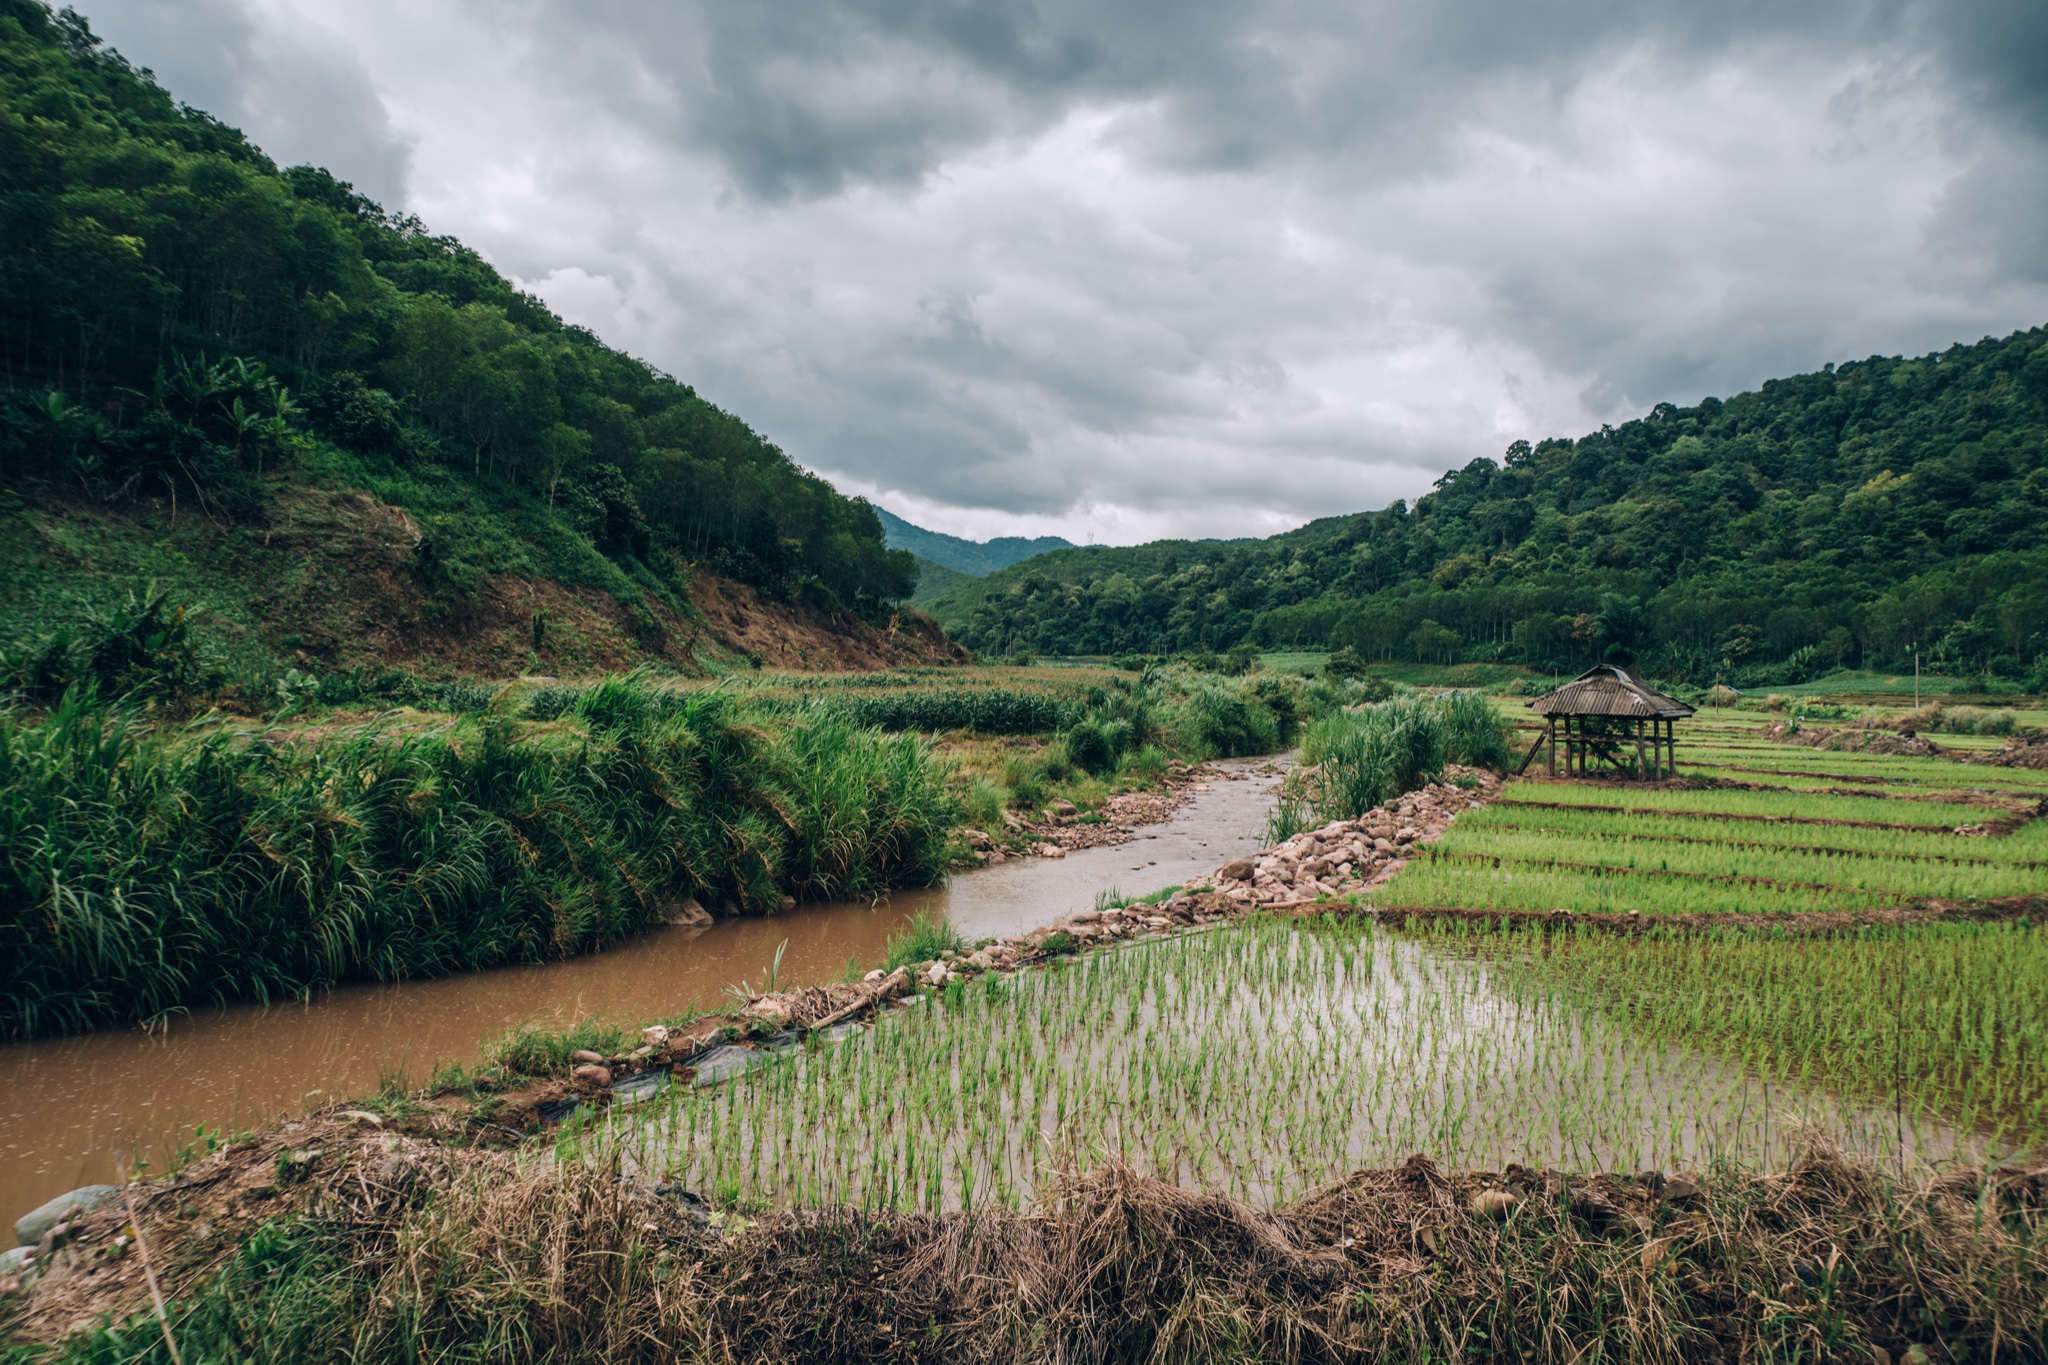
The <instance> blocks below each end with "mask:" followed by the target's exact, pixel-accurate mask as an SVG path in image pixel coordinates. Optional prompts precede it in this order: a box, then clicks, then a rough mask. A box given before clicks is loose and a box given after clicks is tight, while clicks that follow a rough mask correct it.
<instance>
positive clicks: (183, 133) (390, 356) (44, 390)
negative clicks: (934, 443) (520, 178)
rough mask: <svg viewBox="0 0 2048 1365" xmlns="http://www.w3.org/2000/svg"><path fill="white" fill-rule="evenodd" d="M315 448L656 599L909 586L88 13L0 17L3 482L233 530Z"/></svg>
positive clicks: (816, 483)
mask: <svg viewBox="0 0 2048 1365" xmlns="http://www.w3.org/2000/svg"><path fill="white" fill-rule="evenodd" d="M313 434H317V435H318V436H319V437H321V438H324V439H325V440H327V441H330V442H333V443H335V444H336V445H338V446H340V447H343V448H345V449H347V450H349V451H352V452H354V454H356V455H357V456H359V457H361V458H362V459H364V460H376V461H390V462H396V463H421V462H434V463H438V464H440V465H443V466H446V467H448V468H450V469H453V470H458V471H461V472H462V473H464V474H465V475H466V476H467V477H469V478H470V479H473V480H475V481H476V483H477V484H478V485H479V487H480V488H482V489H485V490H488V489H489V488H491V487H493V486H503V485H504V484H506V483H510V484H514V485H517V486H518V487H520V488H521V489H524V490H526V491H527V492H529V493H533V494H537V495H540V496H543V497H544V498H545V499H546V502H547V504H548V506H549V507H550V508H551V509H553V510H554V511H556V512H558V513H559V514H560V515H562V516H563V517H564V518H565V519H567V520H568V521H570V522H571V523H572V524H573V525H575V526H577V527H578V529H580V530H582V531H584V532H585V533H586V534H588V535H589V536H590V537H591V538H592V540H593V541H594V542H595V543H596V544H597V545H598V547H599V548H600V549H601V550H603V551H604V552H605V553H607V554H609V555H612V556H614V557H615V558H616V557H627V558H632V559H636V560H640V561H644V564H645V565H652V566H653V567H654V568H655V569H657V570H659V569H660V568H661V567H662V566H661V563H660V561H661V560H663V559H664V558H665V557H667V558H671V559H701V560H704V561H707V562H709V563H710V564H711V565H712V566H713V567H714V568H716V569H718V570H719V571H721V572H725V573H728V574H731V575H733V576H736V577H740V578H743V579H746V580H748V581H751V582H755V583H758V584H761V585H763V586H766V587H769V588H772V589H777V590H781V591H784V592H786V593H790V594H806V595H809V596H812V597H814V598H816V599H817V600H819V601H820V602H822V603H823V604H826V605H830V606H835V607H844V608H851V609H857V610H862V611H866V612H871V611H874V610H879V609H880V608H881V607H882V606H884V605H886V604H887V603H890V602H893V601H895V600H898V599H901V598H903V597H906V596H908V595H909V593H910V591H911V589H912V587H913V586H914V584H915V569H914V567H913V561H912V557H911V556H910V555H909V554H908V553H905V552H901V551H891V550H889V549H887V548H886V547H885V545H884V543H883V535H882V527H881V524H880V522H879V521H878V519H877V518H876V516H875V513H874V510H873V509H872V508H871V507H869V506H868V505H867V504H866V503H865V502H863V501H859V500H855V499H849V498H846V497H844V496H842V495H841V494H839V493H838V492H837V491H836V490H835V489H833V488H832V487H831V485H829V484H828V483H826V482H825V481H824V480H822V479H819V478H817V477H816V476H815V475H812V474H810V473H807V472H805V471H804V470H802V469H800V468H798V467H797V466H796V465H795V464H794V463H793V462H792V461H791V460H790V459H789V458H788V457H787V456H786V455H784V454H783V452H782V451H780V450H779V449H777V448H776V447H775V446H774V445H772V444H770V443H769V442H767V441H765V440H763V439H762V438H761V437H760V436H759V435H758V434H756V433H755V432H754V431H752V430H751V429H749V428H748V426H747V425H746V424H745V423H744V422H742V421H740V420H739V419H738V418H737V417H734V416H732V415H731V414H729V413H726V412H724V411H721V410H720V409H719V408H717V407H715V406H713V405H712V404H710V403H708V402H705V401H704V400H703V399H701V398H699V397H698V396H697V394H696V393H695V392H694V391H693V390H692V389H690V388H689V386H687V385H685V384H681V383H678V382H677V381H676V380H674V379H672V378H671V377H669V376H668V375H665V374H663V373H661V372H660V371H658V370H656V369H654V368H653V367H651V366H649V365H647V364H646V363H645V362H642V361H639V360H636V359H634V358H633V357H631V356H628V355H624V354H622V353H620V352H618V351H615V350H612V349H611V348H609V347H607V346H605V345H603V344H602V343H601V342H599V341H598V339H597V338H596V337H595V336H593V335H592V334H591V333H590V332H588V331H586V330H584V329H582V328H578V327H572V326H569V325H566V324H565V323H563V322H562V320H561V319H560V318H558V317H556V316H555V315H554V314H553V313H551V312H549V311H548V309H547V308H546V307H545V306H544V305H543V304H542V303H541V302H540V301H539V300H537V299H535V298H533V297H531V296H530V295H526V294H523V293H521V292H520V291H518V290H516V289H514V288H513V287H512V286H511V284H510V283H508V282H507V281H506V280H505V279H504V278H503V277H502V276H500V275H499V274H498V273H497V271H495V270H493V269H492V268H491V266H490V265H489V264H488V263H486V262H485V261H484V260H483V259H482V258H481V257H480V256H478V255H477V254H476V253H475V252H474V251H471V250H470V249H468V248H466V247H464V246H462V245H461V244H460V243H459V242H457V241H455V240H454V239H452V238H449V237H442V236H435V235H432V234H430V233H429V232H427V231H426V229H425V228H424V227H423V226H422V225H421V224H420V223H419V222H418V220H417V219H414V218H410V217H401V216H397V215H394V214H390V213H387V212H385V211H384V210H383V209H382V208H380V207H379V206H378V205H377V204H375V203H372V202H371V201H370V200H368V199H367V198H365V197H364V196H362V195H360V194H357V193H356V192H355V191H354V190H353V189H352V188H351V187H350V186H349V185H347V184H345V183H343V182H341V181H338V180H336V179H335V178H334V177H333V176H331V175H329V174H328V173H327V172H326V171H324V170H317V169H314V168H312V167H306V166H299V167H292V168H290V169H285V170H280V169H279V168H278V167H277V166H275V165H274V164H273V163H272V162H271V161H270V160H269V159H268V158H266V157H265V156H264V155H263V154H262V152H261V151H259V150H258V149H257V148H256V147H254V146H253V145H251V144H250V143H249V142H248V140H247V139H245V138H244V137H243V136H242V135H241V134H240V133H239V132H237V131H236V130H235V129H233V128H230V127H227V126H225V125H224V124H222V123H220V122H218V121H217V120H215V119H213V118H211V117H209V116H208V115H206V114H204V113H201V112H199V111H197V110H194V109H190V108H187V107H184V106H182V105H179V104H177V103H176V102H175V101H174V100H173V99H172V97H171V96H170V95H169V94H168V93H167V92H166V91H164V90H163V89H162V88H161V87H160V86H158V85H157V84H156V82H155V80H154V79H153V78H152V77H151V76H150V75H149V73H148V72H146V71H137V70H135V69H134V68H133V67H131V66H130V65H129V64H128V63H127V62H126V61H125V60H123V59H122V58H121V57H120V56H119V55H118V54H116V53H114V52H112V51H111V50H109V49H107V48H105V47H104V46H103V45H102V44H101V43H100V41H99V39H98V38H96V37H95V36H94V35H93V34H92V32H91V31H90V29H89V28H88V27H87V26H86V23H85V21H84V20H83V19H81V18H79V17H78V16H76V15H75V14H73V13H72V12H71V11H69V10H65V11H63V12H62V13H59V14H54V15H53V14H52V13H51V12H50V11H49V9H48V8H47V7H45V6H44V5H42V4H41V3H38V2H37V0H0V479H4V480H5V481H7V482H8V483H20V482H22V481H25V480H41V481H45V482H47V483H54V484H83V485H85V486H87V487H91V488H93V489H95V490H96V491H99V492H102V493H106V494H114V495H118V494H121V493H124V492H128V493H133V492H147V493H149V494H150V495H151V496H159V497H161V496H164V495H165V494H169V495H170V496H172V497H174V498H180V499H184V500H187V501H189V502H190V503H192V504H194V505H195V506H196V508H197V509H198V510H200V511H203V512H204V513H205V514H206V515H209V516H215V517H218V518H229V519H232V518H235V517H240V516H248V515H252V514H254V513H255V512H256V511H257V510H258V509H259V508H260V504H261V502H262V499H263V498H264V496H265V494H264V483H263V477H264V474H265V468H266V465H265V462H266V460H273V461H274V459H275V458H276V457H278V456H280V455H283V454H285V453H286V452H287V451H288V450H289V449H290V447H291V444H292V441H293V440H294V439H303V437H305V436H307V435H313ZM276 468H277V467H276V465H275V463H271V464H270V465H269V471H270V472H271V473H273V474H274V473H275V472H276Z"/></svg>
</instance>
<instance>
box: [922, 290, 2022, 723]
mask: <svg viewBox="0 0 2048 1365" xmlns="http://www.w3.org/2000/svg"><path fill="white" fill-rule="evenodd" d="M931 610H932V612H933V614H934V615H936V616H937V617H938V619H939V621H940V623H941V624H942V625H944V626H945V627H946V629H947V631H948V632H949V633H951V634H952V635H953V636H954V637H955V638H956V639H959V640H960V641H961V642H962V643H964V644H966V645H968V646H969V647H970V648H973V649H976V650H980V651H983V652H988V653H1000V652H1007V651H1009V650H1011V649H1013V648H1018V647H1025V648H1031V649H1036V650H1039V651H1041V652H1045V653H1051V654H1103V653H1118V652H1125V651H1141V652H1147V653H1167V652H1172V651H1175V650H1182V649H1225V648H1228V647H1230V646H1232V645H1235V644H1238V643H1240V642H1250V643H1253V644H1256V645H1259V646H1262V647H1267V648H1284V647H1290V646H1326V647H1336V646H1344V645H1348V646H1351V647H1353V648H1355V649H1357V650H1358V651H1359V652H1360V653H1361V654H1363V655H1364V656H1365V657H1367V658H1368V659H1378V660H1392V659H1415V660H1422V661H1430V660H1434V661H1444V662H1452V661H1468V662H1474V661H1499V662H1513V663H1524V664H1528V665H1531V666H1534V667H1540V668H1545V669H1576V668H1580V667H1583V666H1584V665H1586V664H1588V663H1590V662H1593V661H1595V660H1597V659H1601V658H1631V659H1634V660H1636V661H1637V662H1638V663H1639V664H1640V665H1641V666H1642V667H1644V668H1646V669H1648V670H1650V671H1652V672H1654V673H1656V674H1658V675H1660V676H1665V677H1669V678H1674V679H1679V680H1689V681H1696V682H1704V681H1710V680H1713V679H1726V680H1729V681H1734V682H1737V683H1738V684H1756V683H1762V682H1778V681H1782V682H1797V681H1799V680H1801V679H1802V678H1805V677H1810V676H1814V675H1816V674H1818V673H1821V672H1824V671H1827V670H1829V669H1832V668H1835V667H1841V666H1863V667H1874V668H1886V669H1900V668H1904V669H1907V670H1910V668H1911V664H1912V659H1913V656H1914V653H1915V652H1916V650H1917V651H1918V652H1919V654H1920V655H1921V656H1922V658H1923V661H1926V662H1928V663H1930V664H1932V665H1934V666H1938V667H1942V668H1946V669H1949V670H1952V671H1957V672H1966V673H1976V674H1984V675H1992V676H2002V677H2007V678H2011V679H2031V680H2032V681H2033V685H2034V686H2036V687H2040V686H2043V685H2048V676H2044V674H2048V331H2044V330H2043V329H2041V328H2034V329H2031V330H2028V331H2025V332H2016V333H2014V334H2013V335H2011V336H2008V337H2005V338H2003V339H1992V338H1986V339H1985V340H1983V341H1980V342H1978V343H1976V344H1974V345H1957V346H1953V347H1951V348H1950V349H1948V350H1947V351H1944V352H1941V353H1939V354H1933V355H1927V356H1921V357H1917V358H1910V359H1909V358H1900V357H1884V356H1873V357H1871V358H1870V359H1868V360H1863V361H1855V362H1851V363H1847V364H1843V365H1840V366H1839V367H1837V366H1834V365H1830V366H1827V367H1824V368H1823V369H1822V370H1820V371H1819V372H1817V373H1813V374H1805V375H1797V376H1793V377H1790V378H1786V379H1775V380H1771V381H1769V382H1767V383H1765V384H1764V385H1762V386H1761V387H1760V388H1759V389H1758V390H1756V391H1754V392H1748V393H1742V394H1738V395H1736V396H1735V397H1733V398H1729V399H1726V400H1721V399H1714V398H1709V399H1706V400H1704V401H1703V402H1701V403H1699V404H1696V405H1694V406H1692V407H1689V408H1681V407H1677V406H1675V405H1673V404H1669V403H1660V404H1658V405H1657V406H1656V407H1655V408H1653V409H1652V410H1651V411H1650V412H1649V413H1648V414H1646V415H1645V416H1643V417H1641V418H1638V419H1635V420H1633V421H1630V422H1627V423H1624V424H1622V425H1621V426H1619V427H1602V428H1601V429H1600V430H1599V431H1596V432H1592V433H1589V434H1587V435H1585V436H1582V437H1579V438H1577V439H1562V438H1551V439H1546V440H1543V441H1541V442H1538V443H1536V444H1535V445H1533V446H1532V445H1531V444H1530V443H1529V442H1527V441H1516V442H1515V443H1514V444H1512V445H1511V446H1509V447H1508V450H1507V452H1506V454H1505V456H1504V457H1503V458H1502V459H1500V460H1492V459H1484V458H1481V459H1475V460H1473V461H1471V462H1470V463H1468V464H1467V465H1466V466H1465V467H1464V468H1462V469H1456V470H1451V471H1449V472H1447V473H1446V474H1445V475H1444V476H1443V477H1442V478H1441V479H1439V480H1438V481H1437V483H1436V485H1435V487H1434V489H1433V491H1431V492H1429V493H1427V494H1425V495H1423V496H1422V497H1420V498H1418V499H1416V500H1415V503H1414V505H1413V506H1412V507H1411V506H1410V505H1408V503H1407V502H1405V501H1400V502H1396V503H1394V504H1393V505H1391V506H1390V507H1387V508H1385V509H1382V510H1380V511H1375V512H1359V513H1354V514H1351V515H1346V516H1335V517H1325V518H1322V519H1319V520H1317V521H1314V522H1311V523H1309V524H1308V525H1306V526H1303V527H1300V528H1298V529H1296V530H1293V531H1289V532H1286V533H1284V534H1282V535H1278V536H1274V537H1271V538H1269V539H1266V540H1261V541H1254V542H1250V543H1242V542H1238V543H1231V544H1218V543H1214V542H1194V541H1159V542H1154V543H1152V544H1149V545H1140V546H1129V547H1088V548H1072V549H1064V550H1058V551H1055V552H1053V553H1050V554H1045V555H1040V556H1038V557H1036V558H1034V559H1032V560H1029V561H1028V562H1024V563H1020V564H1016V565H1013V566H1011V567H1010V568H1007V569H1003V570H1000V571H997V572H995V573H993V574H990V575H989V576H988V577H986V578H984V579H981V580H979V581H977V582H974V583H970V584H963V585H960V586H958V587H955V588H954V589H952V590H950V591H948V592H946V593H944V594H942V595H940V596H939V597H938V598H936V599H935V600H934V601H933V602H932V604H931Z"/></svg>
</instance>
